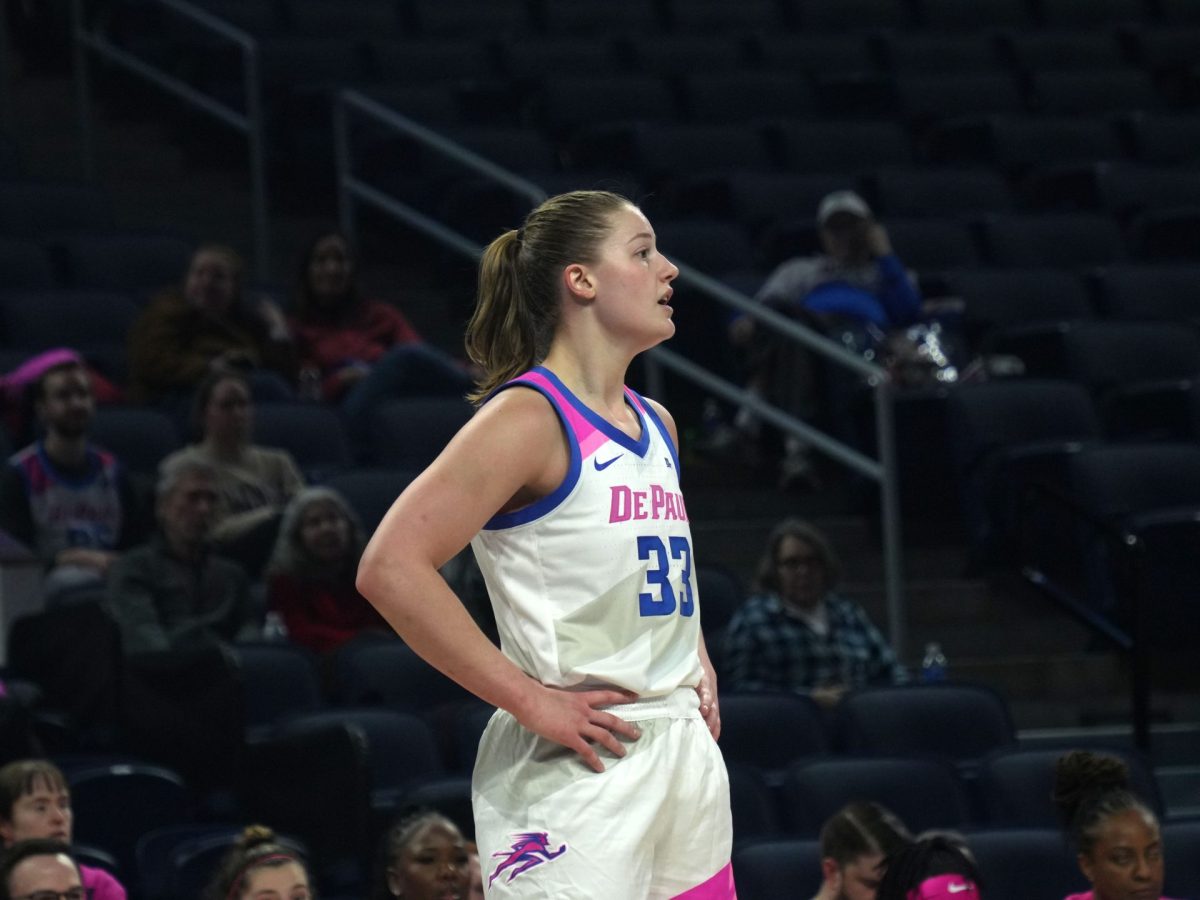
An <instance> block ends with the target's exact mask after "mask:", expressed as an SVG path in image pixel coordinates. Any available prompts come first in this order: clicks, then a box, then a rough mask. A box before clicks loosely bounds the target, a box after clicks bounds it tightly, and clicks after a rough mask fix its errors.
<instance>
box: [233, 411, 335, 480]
mask: <svg viewBox="0 0 1200 900" xmlns="http://www.w3.org/2000/svg"><path fill="white" fill-rule="evenodd" d="M254 442H255V443H257V444H262V445H263V446H266V447H279V448H281V449H283V450H286V451H287V452H288V453H290V454H291V455H292V458H293V459H294V460H295V461H296V464H297V465H298V466H299V467H300V470H301V471H302V472H303V473H304V474H305V476H306V477H307V479H308V480H309V481H313V482H320V481H324V480H325V479H326V478H328V477H329V476H330V475H331V474H333V473H334V472H338V471H341V470H342V469H344V468H346V467H347V466H348V465H350V462H351V459H352V456H351V451H350V443H349V441H348V439H347V436H346V430H345V426H344V425H343V423H342V418H341V416H340V415H338V412H337V410H335V409H333V408H331V407H328V406H322V405H320V404H315V403H259V404H256V405H255V408H254Z"/></svg>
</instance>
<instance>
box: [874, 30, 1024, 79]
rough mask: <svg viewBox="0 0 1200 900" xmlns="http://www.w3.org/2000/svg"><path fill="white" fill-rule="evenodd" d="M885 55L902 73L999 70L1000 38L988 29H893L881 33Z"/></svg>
mask: <svg viewBox="0 0 1200 900" xmlns="http://www.w3.org/2000/svg"><path fill="white" fill-rule="evenodd" d="M880 37H881V42H882V50H883V54H884V58H885V59H886V60H887V64H888V66H889V67H890V68H892V69H894V70H895V71H896V72H898V73H907V74H916V73H923V74H931V73H935V72H940V73H948V72H954V73H956V76H957V75H960V74H964V73H967V72H980V71H988V70H999V68H1000V66H1001V61H1000V58H999V56H998V55H997V50H998V46H999V44H998V41H997V39H996V37H995V36H994V35H992V34H989V33H987V32H983V31H981V32H978V33H975V34H954V33H949V34H947V33H945V32H933V31H916V32H892V33H887V32H885V33H883V34H882V35H881V36H880Z"/></svg>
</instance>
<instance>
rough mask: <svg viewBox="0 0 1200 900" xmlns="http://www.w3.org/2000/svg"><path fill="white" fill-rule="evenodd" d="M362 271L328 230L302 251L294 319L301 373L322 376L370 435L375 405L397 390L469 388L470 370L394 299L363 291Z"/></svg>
mask: <svg viewBox="0 0 1200 900" xmlns="http://www.w3.org/2000/svg"><path fill="white" fill-rule="evenodd" d="M356 276H357V272H356V267H355V260H354V256H353V254H352V253H351V251H350V244H349V242H348V241H347V240H346V238H345V237H343V236H342V235H341V234H338V233H337V232H327V233H325V234H322V235H321V236H320V237H318V238H317V239H316V240H315V241H313V242H312V243H311V244H310V245H309V246H308V249H307V250H306V251H305V253H304V255H303V258H302V261H301V265H300V288H299V295H298V296H297V298H296V305H295V315H294V316H293V319H292V322H291V326H292V329H293V333H294V334H295V337H296V344H297V350H298V352H299V355H300V361H301V367H302V369H301V371H302V373H314V375H315V376H317V377H319V379H320V391H321V398H322V399H323V400H325V401H327V402H332V403H340V404H341V407H342V411H343V412H344V413H345V414H346V418H347V421H348V423H349V425H350V428H351V431H352V433H353V434H354V435H355V436H356V437H363V436H365V434H366V431H367V428H368V427H369V416H370V413H371V410H372V409H373V408H374V406H375V405H376V404H377V403H379V402H380V401H383V400H387V399H389V398H391V397H404V396H429V395H441V396H462V395H464V394H466V392H467V391H468V390H470V389H471V387H472V386H473V385H472V382H471V379H470V377H469V375H468V374H467V372H466V370H465V369H464V368H462V367H461V366H460V365H458V364H457V363H456V362H455V361H454V360H453V359H452V358H451V357H449V356H447V355H446V354H445V353H442V352H441V351H439V350H437V349H435V348H434V347H431V346H429V345H428V344H426V343H425V342H424V341H423V340H422V339H421V336H420V334H418V333H417V330H416V329H415V328H414V327H413V326H412V324H411V323H410V322H409V321H408V319H407V318H405V316H404V314H403V313H402V312H400V310H399V309H397V308H396V307H395V306H393V305H392V304H390V303H384V302H383V301H380V300H373V299H369V298H367V297H364V296H363V295H362V292H361V291H360V289H359V286H358V281H357V277H356ZM302 377H303V375H302Z"/></svg>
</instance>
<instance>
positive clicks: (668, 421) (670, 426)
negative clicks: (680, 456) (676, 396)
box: [642, 397, 679, 453]
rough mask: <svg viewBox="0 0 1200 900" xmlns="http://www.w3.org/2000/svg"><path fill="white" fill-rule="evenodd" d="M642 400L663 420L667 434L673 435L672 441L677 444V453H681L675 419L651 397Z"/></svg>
mask: <svg viewBox="0 0 1200 900" xmlns="http://www.w3.org/2000/svg"><path fill="white" fill-rule="evenodd" d="M642 399H643V400H645V401H646V402H647V403H648V404H650V408H651V409H653V410H654V412H655V414H656V415H657V416H658V417H659V418H660V419H661V420H662V423H663V425H664V426H665V427H666V429H667V434H669V435H671V441H672V442H673V443H674V444H675V452H676V453H678V452H679V429H677V428H676V427H675V419H674V418H673V417H672V416H671V414H670V413H669V412H668V411H667V408H666V407H665V406H663V405H662V404H661V403H659V402H658V401H657V400H652V399H651V398H649V397H643V398H642Z"/></svg>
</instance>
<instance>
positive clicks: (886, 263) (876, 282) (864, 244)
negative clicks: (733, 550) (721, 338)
mask: <svg viewBox="0 0 1200 900" xmlns="http://www.w3.org/2000/svg"><path fill="white" fill-rule="evenodd" d="M817 229H818V235H819V238H820V242H821V247H822V250H823V252H822V253H818V254H816V255H814V256H800V257H795V258H793V259H789V260H787V261H785V262H783V263H782V264H780V265H779V266H778V268H776V269H775V271H774V272H772V273H771V274H770V276H768V278H767V280H766V282H764V284H763V286H762V288H761V289H760V290H759V292H758V294H757V296H756V298H755V299H757V300H758V301H759V302H761V303H763V304H765V305H767V306H770V307H771V308H773V309H775V310H776V311H778V312H782V313H784V314H786V315H789V316H793V317H795V318H799V319H801V320H803V321H804V322H806V323H807V324H809V325H811V326H813V327H815V328H817V329H819V330H821V331H824V332H826V333H827V334H830V335H831V336H834V335H837V336H838V339H839V343H842V344H843V345H846V344H849V345H851V346H852V347H853V348H854V349H857V350H860V351H862V350H867V349H870V348H873V347H876V346H877V345H878V343H879V342H880V341H881V339H882V338H883V337H884V336H886V335H887V333H888V332H889V331H892V330H893V329H896V328H902V327H904V326H908V325H911V324H913V323H914V322H916V321H917V320H918V318H919V316H920V314H921V303H922V301H921V295H920V293H919V292H918V290H917V286H916V282H915V281H914V279H913V278H912V277H911V276H910V275H909V273H908V271H907V270H906V269H905V267H904V264H903V263H902V262H901V261H900V259H899V258H898V257H897V256H896V253H895V251H894V250H893V249H892V243H891V240H890V239H889V237H888V233H887V229H886V228H884V227H883V225H882V224H880V223H879V221H877V220H876V219H875V216H874V214H873V213H872V212H871V208H870V207H869V206H868V205H867V202H866V201H865V200H863V198H862V197H860V196H859V195H858V194H856V193H855V192H854V191H849V190H842V191H834V192H833V193H831V194H828V195H827V196H826V197H825V198H824V199H823V200H822V201H821V203H820V206H819V207H818V209H817ZM729 336H730V340H731V341H732V342H733V344H734V345H735V347H738V348H740V349H741V350H742V351H744V352H745V354H746V366H747V369H748V383H747V389H748V390H750V391H751V392H752V393H755V394H757V395H758V396H760V397H763V398H764V399H766V400H767V401H768V402H770V403H772V404H774V405H776V406H779V407H781V408H783V409H785V410H787V411H789V412H791V413H792V414H793V415H795V416H798V417H800V418H802V419H805V420H811V419H813V418H814V417H816V416H817V415H818V414H820V413H821V412H822V407H821V403H820V397H821V392H820V390H819V389H818V375H817V370H816V367H815V365H814V358H813V356H812V354H811V353H810V352H809V351H807V350H806V349H804V348H802V347H799V346H797V345H796V344H794V343H793V342H791V341H789V340H788V339H786V338H779V337H777V336H776V335H775V334H774V333H773V332H770V331H768V330H767V329H763V328H757V327H756V326H755V321H754V319H753V318H751V317H749V316H741V317H739V318H737V319H735V320H734V321H733V322H732V323H731V324H730V326H729ZM758 431H759V421H758V420H757V419H756V418H755V417H754V415H753V414H752V413H751V412H750V410H748V409H742V410H740V411H739V412H738V414H737V417H736V418H735V420H734V426H733V428H732V429H726V430H724V431H723V432H722V437H723V440H722V439H718V440H717V443H718V444H724V445H726V446H728V445H731V444H737V443H741V442H742V440H741V439H742V438H749V439H750V440H751V441H755V442H756V441H757V438H758ZM717 449H720V448H719V447H718V448H717ZM805 450H806V447H805V445H804V443H803V442H802V441H801V440H799V439H798V438H794V437H788V438H787V439H785V444H784V451H785V452H784V458H783V464H782V471H781V482H782V483H783V484H787V483H789V482H791V481H795V480H809V481H811V480H812V478H813V473H812V470H811V463H810V461H809V459H808V455H807V453H806V452H805Z"/></svg>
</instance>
